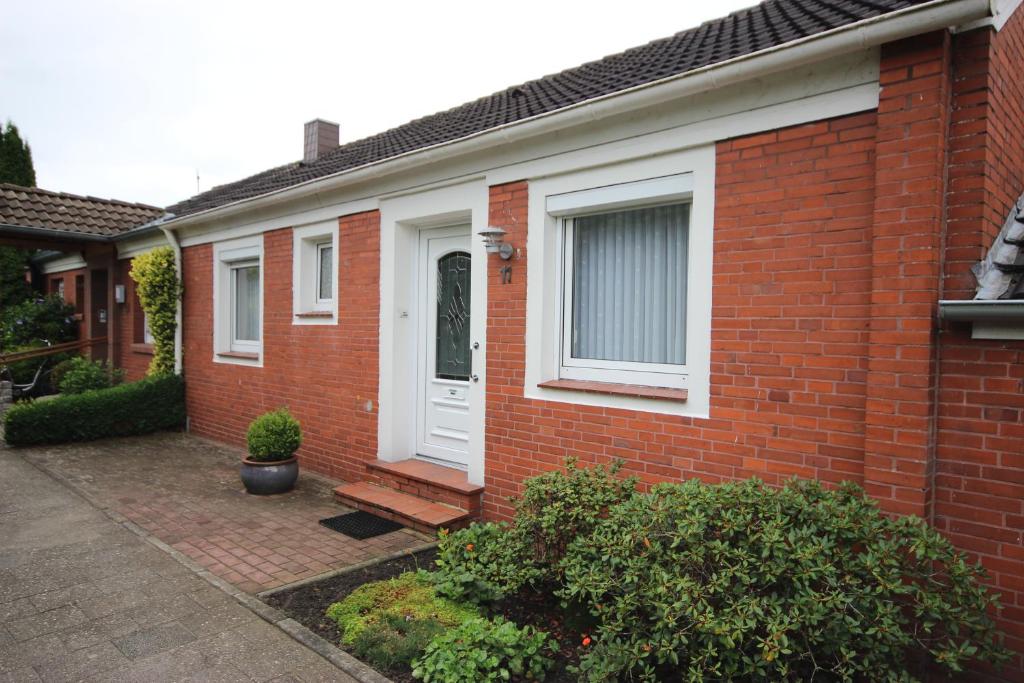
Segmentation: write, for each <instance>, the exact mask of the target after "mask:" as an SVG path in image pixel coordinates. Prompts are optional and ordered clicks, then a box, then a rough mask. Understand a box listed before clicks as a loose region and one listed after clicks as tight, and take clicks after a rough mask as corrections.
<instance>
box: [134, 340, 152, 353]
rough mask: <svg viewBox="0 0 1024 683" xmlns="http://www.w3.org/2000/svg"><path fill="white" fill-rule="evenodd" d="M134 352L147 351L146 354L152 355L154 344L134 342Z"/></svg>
mask: <svg viewBox="0 0 1024 683" xmlns="http://www.w3.org/2000/svg"><path fill="white" fill-rule="evenodd" d="M132 353H146V354H149V355H150V356H152V355H153V345H152V344H140V343H137V342H136V343H133V344H132Z"/></svg>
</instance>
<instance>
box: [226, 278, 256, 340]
mask: <svg viewBox="0 0 1024 683" xmlns="http://www.w3.org/2000/svg"><path fill="white" fill-rule="evenodd" d="M233 273H234V276H235V283H234V285H235V339H237V340H240V341H259V340H260V267H259V266H244V267H241V268H234V269H233Z"/></svg>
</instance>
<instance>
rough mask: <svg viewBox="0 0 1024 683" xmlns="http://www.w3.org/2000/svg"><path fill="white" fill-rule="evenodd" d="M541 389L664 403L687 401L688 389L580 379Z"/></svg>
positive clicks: (548, 384)
mask: <svg viewBox="0 0 1024 683" xmlns="http://www.w3.org/2000/svg"><path fill="white" fill-rule="evenodd" d="M537 386H538V387H540V388H541V389H558V390H561V391H583V392H586V393H589V394H608V395H611V396H632V397H634V398H655V399H660V400H662V401H679V402H684V401H686V394H687V392H686V389H666V388H665V387H648V386H644V385H641V384H612V383H611V382H589V381H584V380H578V379H553V380H549V381H547V382H541V383H540V384H538V385H537Z"/></svg>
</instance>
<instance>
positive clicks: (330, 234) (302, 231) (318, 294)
mask: <svg viewBox="0 0 1024 683" xmlns="http://www.w3.org/2000/svg"><path fill="white" fill-rule="evenodd" d="M292 240H293V241H292V316H293V317H292V322H293V323H294V324H296V325H334V324H336V323H337V313H338V302H337V301H336V299H337V298H338V286H339V283H338V248H339V246H338V223H337V222H336V221H325V222H322V223H313V224H310V225H303V226H300V227H296V228H293V229H292Z"/></svg>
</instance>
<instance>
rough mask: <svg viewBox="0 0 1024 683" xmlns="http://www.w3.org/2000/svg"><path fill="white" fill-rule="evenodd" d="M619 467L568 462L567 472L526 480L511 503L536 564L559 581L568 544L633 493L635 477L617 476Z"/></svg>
mask: <svg viewBox="0 0 1024 683" xmlns="http://www.w3.org/2000/svg"><path fill="white" fill-rule="evenodd" d="M621 468H622V462H621V461H616V462H614V463H612V464H611V465H610V466H604V465H600V466H597V467H589V468H580V467H577V466H576V459H575V458H568V459H566V462H565V471H562V470H554V471H551V472H546V473H544V474H541V475H539V476H536V477H533V478H532V479H528V480H527V481H526V484H525V487H524V490H523V495H522V497H521V498H519V499H518V500H516V501H515V505H516V518H515V528H516V530H517V531H518V532H519V533H521V534H523V536H524V537H525V538H526V539H527V542H528V543H529V544H530V546H531V547H530V555H531V556H532V557H533V558H534V562H536V563H537V565H539V566H541V567H544V568H546V569H547V570H548V571H549V572H551V576H550V578H551V579H553V580H556V581H557V580H558V579H559V578H560V571H559V569H558V563H559V562H560V561H561V559H562V557H563V555H564V554H565V550H566V548H567V547H568V546H569V544H570V543H571V542H572V541H573V540H575V539H577V538H581V537H585V536H587V535H589V534H590V532H591V531H592V530H593V529H594V527H595V526H596V525H597V523H598V522H599V521H600V520H601V519H602V518H603V517H604V516H605V515H606V514H607V512H608V509H609V508H610V507H612V506H613V505H616V504H618V503H621V502H623V501H625V500H628V499H629V498H631V497H632V496H633V495H634V494H635V493H636V478H635V477H628V478H620V477H618V476H616V475H617V473H618V472H619V470H620V469H621Z"/></svg>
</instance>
